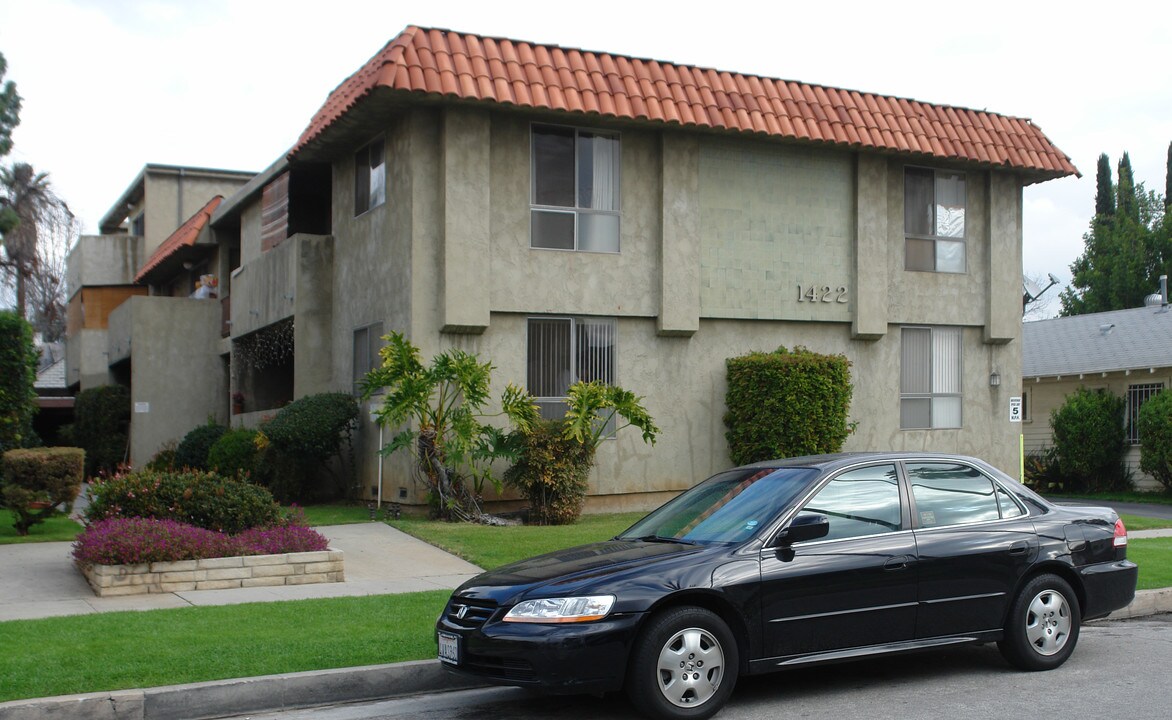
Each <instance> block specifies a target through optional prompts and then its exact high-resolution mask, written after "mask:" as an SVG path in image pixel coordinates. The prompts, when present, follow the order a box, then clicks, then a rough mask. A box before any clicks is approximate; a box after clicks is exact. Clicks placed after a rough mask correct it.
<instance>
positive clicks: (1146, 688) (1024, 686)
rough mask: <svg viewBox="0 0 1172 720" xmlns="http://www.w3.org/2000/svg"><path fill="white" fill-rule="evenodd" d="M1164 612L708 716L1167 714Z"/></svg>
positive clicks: (854, 672) (380, 711) (533, 716)
mask: <svg viewBox="0 0 1172 720" xmlns="http://www.w3.org/2000/svg"><path fill="white" fill-rule="evenodd" d="M1170 666H1172V615H1158V616H1154V617H1151V618H1144V619H1137V620H1128V621H1111V622H1098V623H1092V624H1090V625H1087V626H1085V627H1084V628H1083V632H1082V636H1081V638H1080V640H1079V644H1078V648H1077V649H1076V650H1075V652H1074V655H1073V656H1072V657H1071V659H1070V660H1069V661H1068V662H1067V663H1066V664H1065V665H1063V666H1062V667H1061V668H1059V669H1057V670H1053V671H1050V672H1041V673H1030V672H1021V671H1017V670H1014V669H1012V668H1010V667H1009V665H1008V664H1007V663H1006V662H1005V661H1004V660H1003V659H1002V658H1001V655H1000V654H999V653H998V652H997V649H996V647H995V646H992V645H988V646H981V647H968V648H956V649H952V650H946V651H941V652H928V653H921V654H916V655H904V656H899V657H894V658H885V659H881V660H871V661H863V662H856V663H847V664H842V665H827V666H822V667H818V668H810V669H806V670H799V671H790V672H784V673H777V674H773V675H765V676H758V677H753V678H746V679H744V680H742V681H741V682H740V683H738V685H737V689H736V692H735V693H734V694H733V697H732V700H731V702H730V703H729V705H728V706H727V707H726V708H725V709H724V710H723V711H721V712H720V714H719V715H717V718H718V720H765V719H766V718H768V719H770V720H774V719H775V718H777V717H788V718H802V720H842V718H853V717H866V718H868V720H940V718H945V717H947V718H948V720H989V718H1008V717H1014V718H1033V717H1069V718H1087V717H1127V718H1129V720H1165V719H1166V718H1167V717H1168V716H1169V712H1170V710H1169V699H1168V698H1169V695H1168V689H1167V669H1168V668H1169V667H1170ZM249 717H251V718H252V720H308V719H309V718H314V719H315V720H404V719H406V718H413V719H417V720H440V719H441V718H443V719H444V720H449V719H450V720H460V719H467V720H498V719H499V720H504V719H505V718H508V719H509V720H538V719H542V720H587V719H590V720H634V719H635V718H639V717H640V716H639V715H638V714H637V713H635V711H634V710H633V709H632V708H631V706H630V705H629V704H628V703H627V702H626V700H625V698H623V697H622V696H621V695H618V696H613V697H611V696H608V697H605V698H597V697H589V696H570V697H549V696H539V695H534V694H531V693H528V692H525V691H523V690H518V689H514V688H488V689H480V690H464V691H459V692H450V693H442V694H435V695H422V696H415V697H407V698H399V699H395V700H389V701H383V702H375V703H368V704H360V705H344V706H335V707H330V708H314V709H312V710H302V711H294V712H285V713H274V714H254V715H251V716H249Z"/></svg>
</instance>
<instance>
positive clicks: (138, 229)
mask: <svg viewBox="0 0 1172 720" xmlns="http://www.w3.org/2000/svg"><path fill="white" fill-rule="evenodd" d="M130 234H131V235H136V236H138V237H142V236H144V235H146V213H145V212H140V213H139V214H138V215H135V216H134V220H132V221H131V222H130Z"/></svg>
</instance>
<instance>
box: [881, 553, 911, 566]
mask: <svg viewBox="0 0 1172 720" xmlns="http://www.w3.org/2000/svg"><path fill="white" fill-rule="evenodd" d="M913 559H914V558H913V557H912V556H911V555H898V556H896V557H893V558H891V559H889V560H888V561H887V562H885V563H883V569H884V570H903V569H904V568H906V567H907V566H908V565H910V564H911V563H912V560H913Z"/></svg>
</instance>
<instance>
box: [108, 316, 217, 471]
mask: <svg viewBox="0 0 1172 720" xmlns="http://www.w3.org/2000/svg"><path fill="white" fill-rule="evenodd" d="M110 325H111V328H116V329H115V330H112V331H111V334H110V337H111V340H110V342H109V347H111V348H112V349H117V348H119V347H121V346H123V345H124V346H125V347H127V348H129V350H130V352H129V354H128V357H129V358H130V392H131V403H132V406H131V416H130V462H131V464H132V465H134V466H136V467H139V466H142V465H145V464H146V463H147V461H149V460H150V459H151V457H152V456H153V455H154V454H155V453H156V452H158V450H159V448H160V447H162V445H163V444H164V443H166V442H168V441H170V440H181V439H182V438H183V436H184V435H186V434H187V433H188V431H190V430H191V429H192V428H194V427H196V426H197V425H200V424H202V423H204V422H207V420H208V418H209V417H212V418H215V419H216V420H217V421H218V422H226V421H227V420H228V414H227V413H228V377H227V373H226V372H225V366H224V363H223V360H222V358H221V356H220V304H219V303H218V302H216V301H215V300H194V299H190V298H171V297H135V298H131V299H130V300H128V301H127V302H125V303H123V305H122V306H121V307H119V308H118V309H117V310H116V311H115V312H114V313H112V314H111V316H110ZM111 362H116V360H112V361H111Z"/></svg>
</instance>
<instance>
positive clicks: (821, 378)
mask: <svg viewBox="0 0 1172 720" xmlns="http://www.w3.org/2000/svg"><path fill="white" fill-rule="evenodd" d="M727 367H728V392H727V394H726V395H725V403H726V405H727V406H728V410H727V412H725V415H724V424H725V426H726V427H727V428H728V432H726V433H725V437H726V438H727V439H728V447H729V457H730V458H732V461H733V462H734V463H736V464H737V465H744V464H747V463H753V462H758V461H761V460H771V459H774V458H783V457H796V456H798V455H816V454H819V453H832V452H838V451H839V450H841V449H842V444H843V442H845V441H846V438H847V435H850V433H851V432H852V431H853V430H854V428H855V423H851V422H848V421H847V413H848V411H849V410H850V402H851V395H852V393H853V388H852V387H851V379H850V361H849V360H847V359H846V358H845V357H844V356H842V355H821V354H819V353H816V352H813V351H810V350H807V349H806V348H803V347H798V348H795V349H794V350H792V351H791V350H787V349H786V348H784V347H780V348H778V349H777V350H776V351H774V352H771V353H763V352H751V353H749V354H748V355H742V356H741V357H735V358H729V359H728V361H727Z"/></svg>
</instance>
